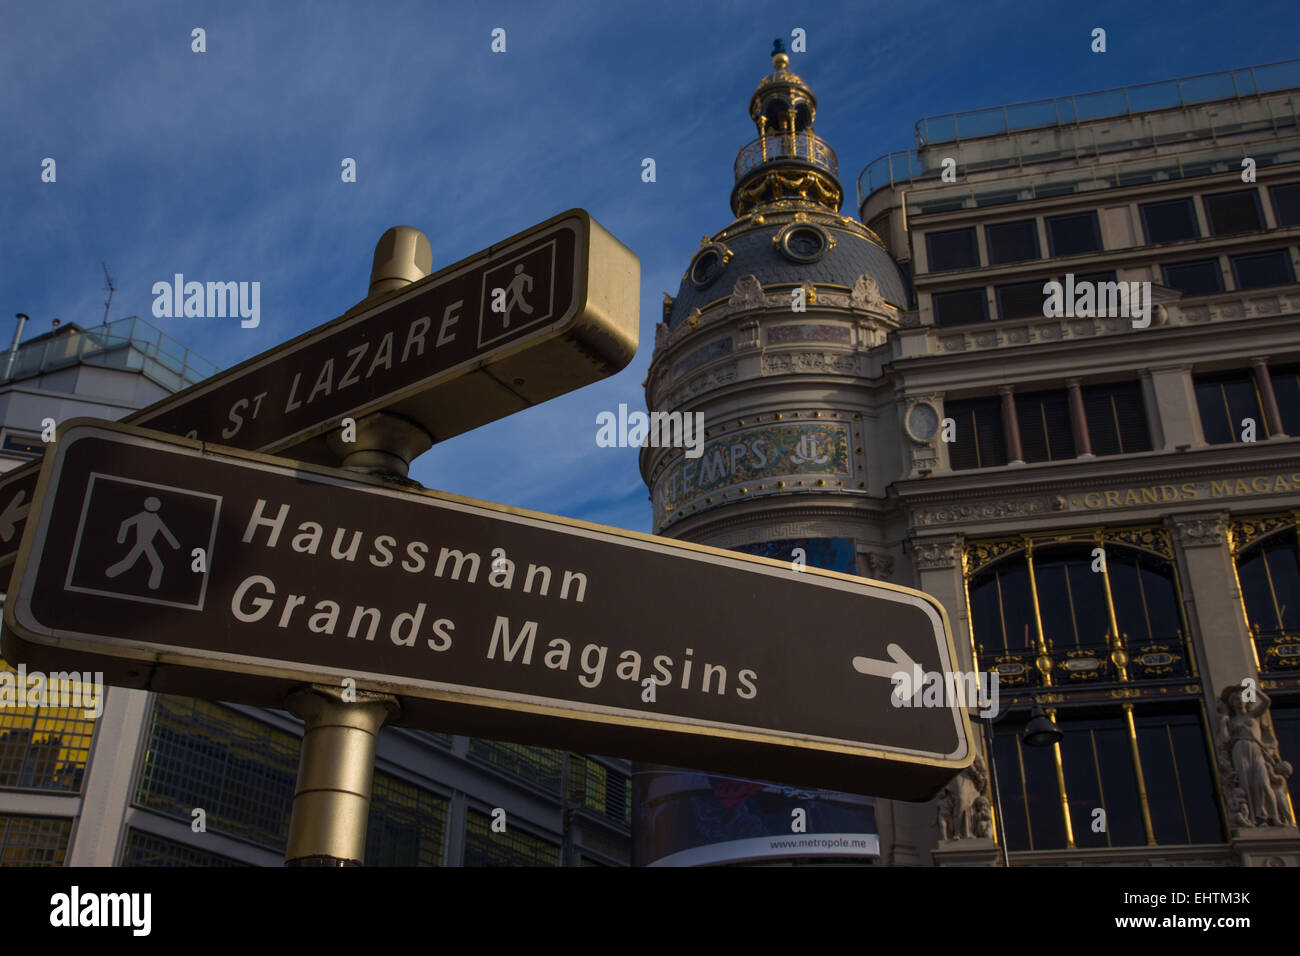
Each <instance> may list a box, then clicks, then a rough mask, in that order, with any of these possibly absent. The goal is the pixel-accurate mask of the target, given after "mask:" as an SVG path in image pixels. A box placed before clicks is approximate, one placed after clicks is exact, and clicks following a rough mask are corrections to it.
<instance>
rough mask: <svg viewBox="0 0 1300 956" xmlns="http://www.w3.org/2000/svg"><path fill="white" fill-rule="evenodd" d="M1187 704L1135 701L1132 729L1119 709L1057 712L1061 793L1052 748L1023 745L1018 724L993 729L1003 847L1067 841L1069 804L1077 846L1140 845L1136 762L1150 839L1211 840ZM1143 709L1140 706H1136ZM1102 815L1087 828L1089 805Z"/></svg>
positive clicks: (1217, 838) (1216, 837)
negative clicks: (1098, 826) (1150, 705)
mask: <svg viewBox="0 0 1300 956" xmlns="http://www.w3.org/2000/svg"><path fill="white" fill-rule="evenodd" d="M1194 708H1195V705H1190V704H1184V705H1182V706H1181V707H1174V708H1168V707H1166V708H1161V710H1158V711H1150V710H1145V709H1139V708H1135V711H1134V714H1133V725H1134V732H1130V730H1129V728H1128V721H1127V718H1126V717H1125V716H1124V712H1123V711H1122V710H1120V709H1118V708H1102V709H1092V708H1089V709H1086V710H1078V711H1073V712H1072V711H1071V710H1069V709H1065V708H1062V709H1059V710H1057V712H1056V715H1055V720H1056V724H1057V726H1058V727H1060V728H1061V731H1062V733H1063V734H1064V736H1063V737H1062V739H1061V743H1060V754H1061V771H1062V776H1063V777H1064V786H1065V791H1064V793H1062V792H1061V781H1060V780H1059V779H1058V777H1057V775H1056V767H1055V758H1054V754H1053V748H1051V747H1029V746H1026V745H1025V744H1024V743H1023V742H1022V741H1021V739H1020V733H1021V731H1022V730H1023V729H1024V725H1023V723H1020V724H1013V723H1012V722H1011V720H1010V719H1008V720H1007V721H1005V722H1004V724H1000V725H998V726H997V735H996V737H995V739H994V749H993V753H994V760H996V761H997V773H998V783H999V785H1000V793H1001V797H1002V806H1003V812H1004V813H1005V815H1006V816H1005V821H1004V828H1005V830H1006V834H1007V847H1008V849H1011V850H1059V849H1064V848H1065V847H1066V833H1065V818H1064V814H1065V811H1064V810H1063V804H1064V806H1068V807H1069V815H1070V830H1071V834H1072V835H1073V837H1074V845H1075V846H1076V847H1080V848H1098V849H1100V848H1105V847H1116V846H1142V845H1144V844H1146V842H1147V837H1146V829H1145V825H1144V823H1143V813H1142V799H1141V795H1140V791H1139V789H1138V782H1137V781H1138V778H1137V764H1135V763H1134V759H1133V754H1134V749H1135V747H1136V750H1137V757H1138V762H1139V764H1140V766H1141V768H1142V774H1143V779H1144V782H1145V783H1146V797H1147V807H1148V815H1149V817H1150V820H1151V828H1152V831H1153V833H1152V836H1154V838H1155V842H1156V843H1157V845H1160V846H1178V845H1184V846H1185V845H1189V844H1204V843H1220V842H1222V841H1223V824H1222V821H1221V818H1220V815H1219V797H1218V793H1217V791H1216V788H1215V785H1214V777H1213V773H1212V771H1211V768H1210V760H1209V752H1208V749H1207V746H1206V742H1205V732H1204V729H1203V727H1202V724H1201V721H1200V717H1199V714H1198V712H1197V711H1196V710H1195V709H1194ZM1144 710H1145V712H1144ZM1098 808H1100V809H1102V810H1104V811H1105V812H1106V828H1105V829H1104V830H1102V831H1100V832H1097V831H1095V830H1094V829H1093V822H1094V820H1095V819H1096V816H1095V814H1094V810H1096V809H1098Z"/></svg>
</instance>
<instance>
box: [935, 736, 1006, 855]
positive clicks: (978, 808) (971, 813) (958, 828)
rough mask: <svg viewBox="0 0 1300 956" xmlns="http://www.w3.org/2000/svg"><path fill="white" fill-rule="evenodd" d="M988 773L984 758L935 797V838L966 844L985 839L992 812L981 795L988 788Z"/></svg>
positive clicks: (977, 760)
mask: <svg viewBox="0 0 1300 956" xmlns="http://www.w3.org/2000/svg"><path fill="white" fill-rule="evenodd" d="M988 782H989V775H988V769H987V767H986V766H985V765H984V758H983V757H982V756H981V755H979V754H976V755H975V761H974V762H973V763H972V764H971V765H970V766H969V767H967V768H966V769H965V770H963V771H962V772H961V773H959V774H958V775H957V776H956V777H955V778H953V780H952V782H950V783H949V784H948V786H946V787H944V788H943V792H942V793H940V794H939V797H938V805H939V814H938V821H939V838H940V839H941V840H969V839H971V838H987V837H989V836H990V835H991V834H992V830H993V808H992V807H991V806H990V804H989V800H988V797H986V796H984V791H985V789H986V788H987V787H988Z"/></svg>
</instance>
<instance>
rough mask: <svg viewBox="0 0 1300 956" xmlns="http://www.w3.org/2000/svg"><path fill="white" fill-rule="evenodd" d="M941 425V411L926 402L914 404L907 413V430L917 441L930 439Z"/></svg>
mask: <svg viewBox="0 0 1300 956" xmlns="http://www.w3.org/2000/svg"><path fill="white" fill-rule="evenodd" d="M938 427H939V413H938V412H936V411H935V410H934V406H932V405H927V404H926V403H925V402H920V403H919V404H916V405H913V406H912V410H911V411H909V412H908V413H907V431H908V433H909V434H910V435H911V436H912V437H913V438H915V439H916V440H917V441H929V440H930V439H931V438H933V437H934V433H935V431H936V430H937V429H938Z"/></svg>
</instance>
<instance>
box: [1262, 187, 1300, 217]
mask: <svg viewBox="0 0 1300 956" xmlns="http://www.w3.org/2000/svg"><path fill="white" fill-rule="evenodd" d="M1268 192H1269V195H1271V196H1272V197H1273V212H1274V213H1275V214H1276V216H1277V224H1278V226H1279V227H1281V228H1286V227H1287V226H1300V183H1286V184H1284V185H1282V186H1270V187H1269V189H1268Z"/></svg>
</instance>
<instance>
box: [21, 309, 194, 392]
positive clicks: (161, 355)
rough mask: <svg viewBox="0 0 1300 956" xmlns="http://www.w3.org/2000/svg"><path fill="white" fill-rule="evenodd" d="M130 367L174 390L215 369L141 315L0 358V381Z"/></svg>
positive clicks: (73, 332)
mask: <svg viewBox="0 0 1300 956" xmlns="http://www.w3.org/2000/svg"><path fill="white" fill-rule="evenodd" d="M77 364H86V365H99V366H103V367H107V368H121V369H133V370H136V371H139V372H141V373H143V374H145V375H147V376H149V377H150V378H152V379H153V380H154V381H156V382H158V384H160V385H162V386H164V387H165V388H168V389H170V390H172V391H180V390H181V389H183V388H188V387H189V386H191V385H194V384H196V383H197V382H201V381H202V380H203V379H205V378H207V377H209V376H210V375H213V374H214V373H216V371H217V366H216V365H214V364H213V363H211V362H209V361H208V360H207V359H205V358H203V356H201V355H199V354H198V353H196V352H194V351H192V350H190V349H187V348H186V347H185V346H183V345H181V344H180V343H179V342H177V341H176V340H175V339H173V338H172V337H171V336H169V335H165V334H164V333H163V332H162V331H161V330H159V329H157V328H155V327H154V326H152V325H150V324H149V323H148V322H145V321H143V320H142V319H141V318H140V317H139V316H130V317H128V318H125V319H117V320H116V321H113V322H109V323H107V324H105V325H100V326H96V327H95V328H91V329H70V330H69V331H67V332H63V333H60V334H56V335H51V336H49V337H47V338H42V339H36V340H33V341H31V342H26V343H23V344H21V345H19V346H18V348H17V349H15V350H7V351H5V352H4V353H3V354H0V382H15V381H19V380H21V379H25V378H31V377H33V376H36V375H41V374H44V373H45V372H52V371H55V370H56V369H60V368H66V367H68V366H71V365H77Z"/></svg>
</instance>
